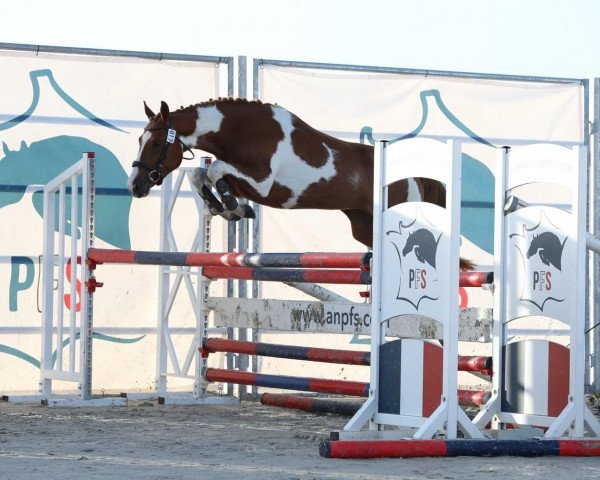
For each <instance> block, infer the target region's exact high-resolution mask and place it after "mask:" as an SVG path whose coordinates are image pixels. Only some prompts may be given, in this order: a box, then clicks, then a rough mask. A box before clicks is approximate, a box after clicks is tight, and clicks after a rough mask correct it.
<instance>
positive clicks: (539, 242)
mask: <svg viewBox="0 0 600 480" xmlns="http://www.w3.org/2000/svg"><path fill="white" fill-rule="evenodd" d="M566 241H567V239H566V238H565V239H564V240H563V241H562V243H561V241H560V240H559V238H558V237H557V236H556V235H555V234H554V233H552V232H543V233H540V234H539V235H534V237H533V240H532V241H531V244H530V245H529V248H528V249H527V253H526V258H527V259H530V258H531V257H532V256H535V255H538V256H539V259H540V260H541V261H542V263H543V264H544V265H548V266H553V267H554V268H555V269H556V270H558V271H562V268H561V260H562V252H563V249H564V247H565V242H566ZM532 273H533V276H532V278H531V280H532V288H533V290H545V291H550V290H552V271H551V269H550V270H535V271H533V272H532Z"/></svg>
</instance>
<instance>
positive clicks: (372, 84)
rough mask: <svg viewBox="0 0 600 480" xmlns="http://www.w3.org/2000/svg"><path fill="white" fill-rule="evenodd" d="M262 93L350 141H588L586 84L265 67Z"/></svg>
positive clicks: (267, 98)
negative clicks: (366, 135)
mask: <svg viewBox="0 0 600 480" xmlns="http://www.w3.org/2000/svg"><path fill="white" fill-rule="evenodd" d="M260 98H261V99H262V100H264V101H267V102H272V103H278V104H279V105H281V106H283V107H285V108H287V109H289V110H291V111H292V112H294V113H295V114H296V115H298V116H299V117H300V118H302V119H303V120H304V121H306V122H308V123H309V124H310V125H312V126H313V127H315V128H318V129H321V130H326V131H329V132H331V133H332V134H334V135H336V136H340V137H345V138H347V139H349V140H354V141H359V133H360V132H361V131H363V130H364V129H365V128H369V129H372V131H373V135H374V136H375V138H377V139H383V138H397V137H401V136H404V135H407V134H421V135H439V136H445V137H454V136H458V137H472V138H479V139H482V140H483V141H489V142H490V143H492V144H495V142H494V139H513V140H519V141H531V142H572V143H580V142H582V141H583V113H582V112H583V85H581V84H580V83H535V82H517V81H503V80H486V79H471V78H458V77H439V76H423V75H408V74H391V73H370V72H369V73H360V72H343V71H340V72H332V71H328V70H316V69H300V68H287V67H278V66H271V65H264V66H262V67H261V68H260Z"/></svg>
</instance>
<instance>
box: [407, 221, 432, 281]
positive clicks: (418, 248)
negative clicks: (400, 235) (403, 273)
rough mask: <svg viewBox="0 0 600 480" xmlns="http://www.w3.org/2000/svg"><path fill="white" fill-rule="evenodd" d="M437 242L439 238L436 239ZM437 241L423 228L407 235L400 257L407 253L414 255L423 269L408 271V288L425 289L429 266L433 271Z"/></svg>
mask: <svg viewBox="0 0 600 480" xmlns="http://www.w3.org/2000/svg"><path fill="white" fill-rule="evenodd" d="M438 240H439V238H438ZM438 240H436V239H435V237H434V236H433V234H432V233H431V232H430V231H429V230H426V229H424V228H419V229H418V230H416V231H415V232H413V233H409V235H408V239H407V240H406V244H405V245H404V248H403V249H402V256H403V257H406V255H408V254H409V253H411V252H412V253H414V254H415V257H416V258H417V260H418V261H419V262H421V263H422V264H423V265H424V267H423V268H411V269H409V271H408V287H409V288H413V289H415V290H416V289H425V288H427V268H426V266H427V265H426V264H429V265H430V266H431V267H433V269H435V254H436V252H437V246H438Z"/></svg>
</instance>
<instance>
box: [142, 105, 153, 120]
mask: <svg viewBox="0 0 600 480" xmlns="http://www.w3.org/2000/svg"><path fill="white" fill-rule="evenodd" d="M144 110H145V112H146V116H147V117H148V120H152V119H153V118H154V116H155V115H154V112H153V111H152V110H150V107H149V106H148V105H146V102H144Z"/></svg>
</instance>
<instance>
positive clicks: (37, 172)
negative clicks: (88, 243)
mask: <svg viewBox="0 0 600 480" xmlns="http://www.w3.org/2000/svg"><path fill="white" fill-rule="evenodd" d="M2 149H3V153H4V158H2V159H0V191H1V192H2V193H1V194H0V208H2V207H6V206H7V205H11V204H13V203H16V202H18V201H20V200H21V199H22V198H23V196H24V194H25V188H26V186H28V185H43V184H45V183H47V182H48V181H50V180H52V179H53V178H54V177H55V176H57V175H58V174H59V173H61V172H62V171H64V170H66V169H67V168H68V167H69V166H71V165H73V164H74V163H75V162H77V161H78V160H79V159H80V158H81V155H82V152H91V151H93V152H95V153H96V188H97V189H98V191H99V194H98V195H97V201H96V214H97V217H96V218H97V223H96V236H97V237H98V238H100V239H101V240H104V241H106V242H108V243H110V244H112V245H114V246H116V247H118V248H122V249H127V250H128V249H130V248H131V240H130V236H129V211H130V209H131V195H129V194H128V192H127V191H126V188H125V185H126V183H127V174H126V173H125V170H124V169H123V167H122V166H121V164H120V162H119V160H118V159H117V157H115V155H114V154H113V153H112V152H111V151H110V150H108V149H107V148H105V147H103V146H102V145H99V144H97V143H94V142H92V141H90V140H88V139H86V138H82V137H73V136H67V135H61V136H58V137H52V138H46V139H44V140H40V141H39V142H33V143H32V144H31V145H30V146H29V147H28V146H27V145H26V144H25V142H21V147H20V149H19V150H13V151H11V150H10V149H9V148H8V146H7V145H6V143H4V142H3V144H2ZM118 188H121V189H122V190H123V192H122V195H114V193H115V189H118ZM102 189H106V190H107V191H108V190H109V189H110V191H111V192H112V193H113V194H112V195H103V194H102ZM116 193H118V191H117V192H116ZM66 200H67V202H70V198H69V195H67V199H66ZM32 201H33V206H34V208H35V210H36V212H37V213H38V214H39V215H40V217H41V216H43V211H44V205H43V195H42V192H35V193H34V194H33V196H32ZM68 204H69V203H67V205H68ZM80 208H81V207H80ZM80 211H81V210H80ZM70 214H71V212H70V209H69V208H67V209H66V211H65V216H66V221H67V223H68V224H69V223H70V221H71V219H70ZM57 218H58V217H57ZM78 226H81V221H78ZM56 230H57V231H58V226H56ZM66 232H67V233H69V232H70V228H67V229H66Z"/></svg>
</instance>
